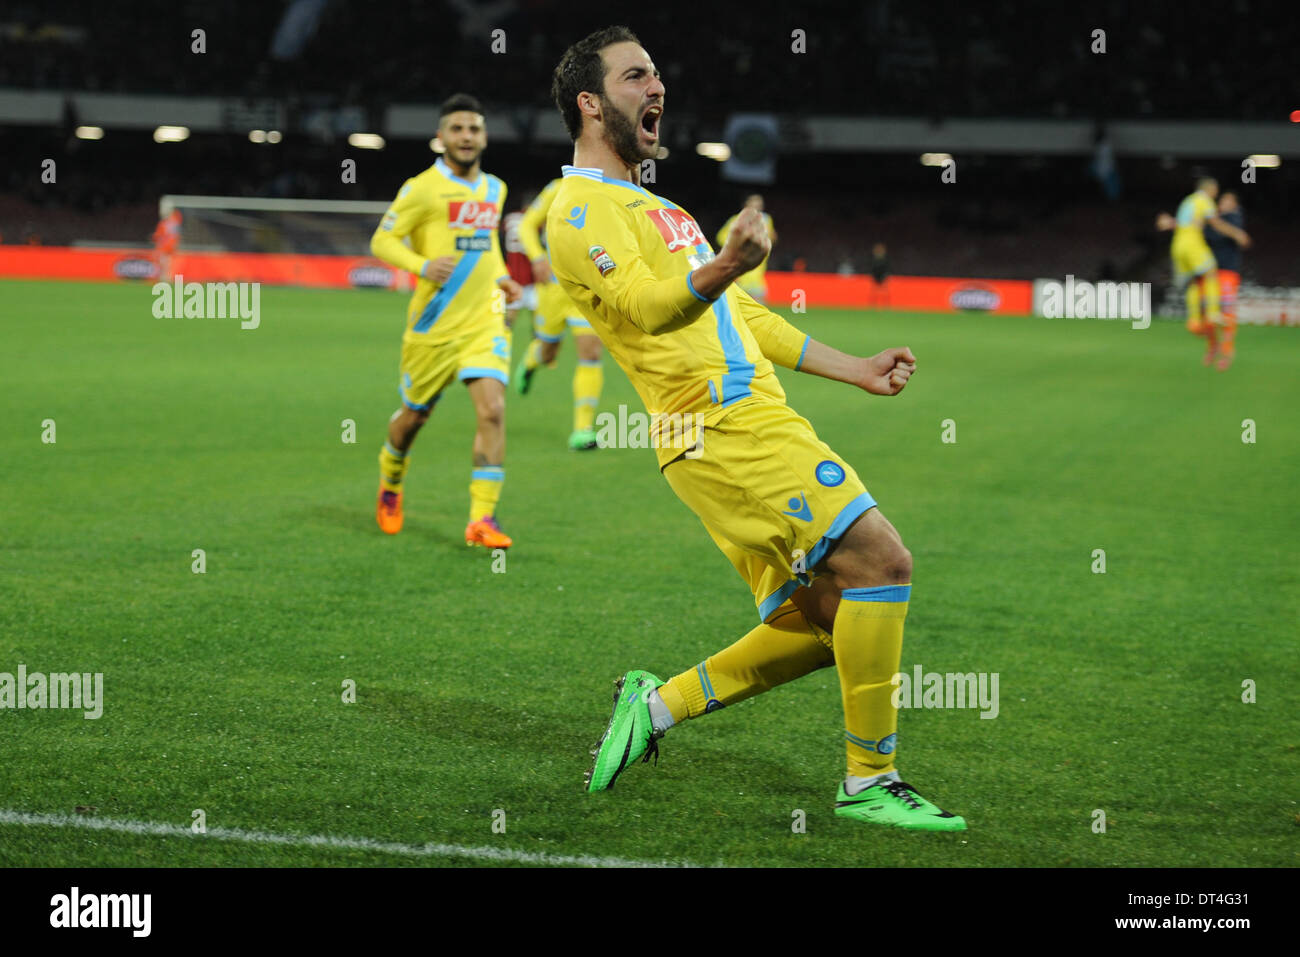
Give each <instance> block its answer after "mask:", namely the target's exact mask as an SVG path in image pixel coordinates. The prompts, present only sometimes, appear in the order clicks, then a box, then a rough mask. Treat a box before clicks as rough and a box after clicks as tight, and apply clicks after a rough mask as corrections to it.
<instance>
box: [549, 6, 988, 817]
mask: <svg viewBox="0 0 1300 957" xmlns="http://www.w3.org/2000/svg"><path fill="white" fill-rule="evenodd" d="M552 92H553V95H554V98H555V102H556V105H557V107H558V108H559V110H560V112H561V114H562V115H563V117H564V123H565V127H566V128H567V129H568V131H569V135H570V137H571V138H572V139H573V140H574V162H573V165H572V166H565V167H564V168H563V174H564V175H563V179H562V183H561V185H560V187H559V190H558V192H557V194H556V196H555V199H554V201H553V203H552V205H551V212H550V215H549V216H548V217H547V223H546V234H547V239H548V241H549V248H550V259H551V266H552V268H553V269H554V271H555V277H556V279H558V280H559V282H560V285H561V286H562V287H563V288H564V290H565V292H566V293H568V295H569V297H570V298H571V299H573V301H574V302H575V303H576V304H577V305H578V307H579V308H580V309H581V310H582V313H583V315H584V316H586V317H587V319H588V320H589V321H590V322H591V324H592V326H593V328H595V329H596V332H597V333H598V334H599V335H600V337H601V339H602V340H603V341H604V343H605V345H606V347H607V348H608V349H609V351H610V354H611V355H612V356H613V357H614V358H615V359H616V360H617V361H618V364H619V365H620V366H622V368H623V370H624V372H626V373H627V375H628V378H629V379H630V380H631V381H632V384H633V386H634V387H635V388H636V390H637V392H638V393H639V394H640V396H641V399H642V401H643V402H644V403H645V405H646V409H647V410H648V411H650V412H651V413H652V418H653V420H654V422H655V423H656V424H655V426H654V427H652V432H655V433H657V441H656V442H655V443H654V444H655V447H656V455H657V457H658V460H659V467H660V469H661V471H662V473H663V476H664V478H665V479H666V480H667V482H668V484H669V486H671V487H672V489H673V491H674V492H675V493H676V494H677V496H678V497H679V498H680V499H681V500H682V501H683V502H684V503H685V504H686V505H687V506H688V507H689V508H690V509H691V510H692V511H693V512H695V514H696V515H697V516H698V517H699V519H700V520H701V522H703V524H704V526H705V529H706V530H707V531H708V532H709V534H710V535H711V536H712V538H713V540H714V541H715V543H717V545H718V546H719V548H721V549H722V551H723V553H724V554H725V555H726V556H727V557H728V558H729V559H730V560H731V562H732V563H733V564H734V565H735V567H736V570H737V571H738V572H739V573H740V574H741V576H742V577H743V578H744V579H745V580H746V581H747V583H748V584H749V586H750V588H751V590H752V592H753V596H754V604H755V606H756V610H757V611H758V617H759V624H758V626H757V627H756V628H754V629H753V630H751V631H750V632H749V633H748V634H746V635H745V636H744V637H742V638H740V639H739V640H738V641H736V642H735V643H734V644H732V645H731V646H730V647H728V648H725V649H723V650H721V651H719V652H718V653H716V654H714V655H712V656H710V657H708V658H706V659H705V660H704V661H702V662H701V663H700V664H699V665H696V666H694V667H691V668H688V669H686V670H685V671H683V672H681V673H680V674H678V675H676V676H675V677H673V678H672V679H671V680H669V681H666V682H665V681H661V680H660V679H659V678H657V677H655V676H654V675H653V674H651V673H649V672H648V671H643V670H633V671H629V672H627V673H626V674H624V675H623V677H621V678H620V679H618V681H617V682H616V684H615V697H614V712H613V714H612V716H611V718H610V721H609V725H608V727H607V728H606V731H605V734H604V736H603V737H602V738H601V740H600V742H599V744H598V745H597V747H596V750H595V751H594V752H593V754H594V756H595V762H594V764H593V766H592V769H591V771H590V772H589V773H588V780H587V789H588V790H589V791H601V790H605V789H607V788H609V787H611V786H613V784H614V783H615V781H616V779H617V778H618V776H619V775H620V774H621V773H622V771H623V770H624V769H625V768H627V767H628V765H630V764H632V763H633V762H635V761H637V760H638V759H644V758H647V757H649V756H650V755H651V754H655V755H657V754H658V743H657V742H658V739H659V738H660V737H662V736H663V734H664V733H665V732H666V731H667V730H669V729H670V728H671V727H673V726H674V725H675V724H678V723H680V722H683V721H685V720H687V719H689V718H699V717H702V716H703V715H705V714H706V713H708V712H711V711H714V710H716V709H717V708H720V707H723V706H725V705H728V704H732V703H734V702H737V701H743V700H745V699H746V698H750V697H752V696H754V695H756V694H759V693H760V692H763V691H767V690H768V689H770V688H774V687H776V686H777V685H780V684H784V683H785V682H788V681H791V680H793V679H795V678H798V677H800V676H802V675H806V674H809V673H810V672H813V671H816V670H817V669H819V668H825V667H829V666H831V665H832V664H833V665H834V666H835V667H836V669H837V671H838V674H839V681H840V690H841V696H842V703H843V708H844V725H845V733H844V738H845V747H846V752H847V753H846V757H847V764H848V773H847V776H846V777H845V778H844V779H843V781H842V782H841V783H840V786H839V791H838V795H837V799H836V805H835V813H836V814H837V815H839V816H843V817H847V818H851V819H854V820H858V821H865V822H871V823H876V824H882V825H889V826H895V827H905V828H918V829H927V830H962V829H964V828H965V827H966V822H965V821H964V820H963V819H962V818H960V817H957V816H955V815H953V814H949V813H947V812H944V811H941V810H940V809H939V808H937V807H935V806H934V805H933V804H931V803H930V802H929V801H927V800H925V799H924V798H922V797H921V796H920V795H919V794H917V792H916V790H915V788H913V787H912V786H911V785H909V784H907V783H905V782H903V781H902V780H901V779H900V777H899V774H898V772H897V770H895V768H894V758H895V755H896V751H897V747H898V735H897V733H896V727H897V722H898V710H897V708H896V707H895V706H894V702H893V698H892V691H893V687H894V686H893V685H892V684H891V678H892V677H893V676H894V675H895V674H896V673H897V672H898V666H899V660H900V655H901V653H902V640H903V621H904V618H905V617H906V615H907V607H908V599H909V595H910V592H911V585H910V582H911V577H912V558H911V554H910V553H909V552H908V550H907V549H906V548H905V547H904V546H903V542H902V539H901V538H900V537H899V535H898V532H897V531H896V530H895V529H894V526H893V525H891V524H890V523H889V522H888V520H886V519H885V517H884V516H883V515H882V514H881V513H880V509H879V508H877V507H876V502H875V500H874V499H873V498H872V497H871V495H870V494H869V493H868V492H867V490H866V487H865V486H864V485H863V484H862V481H861V480H860V479H859V478H858V476H857V473H855V472H854V471H853V468H852V467H851V466H850V465H849V464H848V463H847V462H845V461H844V460H843V459H842V458H840V457H839V456H838V455H836V454H835V452H834V451H832V450H831V449H830V447H829V446H827V445H826V444H825V443H823V442H822V441H821V440H820V439H819V438H818V437H817V435H816V433H814V432H813V429H812V426H811V425H810V424H809V423H808V422H807V421H806V420H804V419H802V418H800V417H799V416H798V415H797V414H796V413H795V412H794V411H793V410H792V409H791V408H790V407H789V406H788V405H786V402H785V392H784V391H783V390H782V388H781V384H780V382H779V381H778V380H777V377H776V374H775V372H774V371H773V364H774V363H775V364H777V365H781V366H783V367H785V368H787V369H792V370H796V371H799V370H802V371H804V372H807V373H811V374H813V375H819V376H822V377H825V378H828V379H833V380H836V381H840V382H845V383H848V384H849V385H853V386H856V387H858V388H860V389H863V390H865V391H867V392H870V393H874V394H877V395H896V394H898V393H899V392H901V391H902V389H903V388H904V386H906V385H907V381H908V379H909V377H910V376H911V375H912V373H913V372H914V371H915V369H916V360H915V357H914V356H913V355H912V353H911V351H910V350H908V349H886V350H885V351H884V352H881V353H879V354H878V355H875V356H871V357H858V356H851V355H847V354H845V353H843V352H839V351H838V350H835V349H832V348H831V347H829V346H826V345H822V344H821V343H819V342H816V341H814V340H813V339H812V338H811V337H809V336H807V335H804V334H803V333H801V332H800V331H799V330H798V329H796V328H794V326H792V325H790V324H789V323H788V322H786V321H785V319H783V318H782V317H781V316H779V315H777V314H776V313H774V312H772V311H770V310H769V309H767V308H765V307H764V306H762V305H760V304H759V303H758V302H757V301H755V300H754V299H753V298H752V297H751V296H749V295H748V294H747V293H745V292H744V291H743V290H741V289H739V288H738V287H737V284H736V281H737V280H738V279H739V278H740V277H741V276H744V275H747V274H750V273H751V272H752V271H753V270H754V268H755V267H757V266H758V265H760V264H761V263H762V262H763V260H764V259H766V258H767V255H768V253H769V252H770V250H771V237H770V235H769V233H768V228H767V222H766V221H765V220H764V219H763V216H762V214H761V213H759V211H758V210H757V209H754V208H748V209H745V210H743V211H742V212H741V213H740V214H739V215H738V216H737V218H736V221H735V223H734V224H733V225H732V227H731V229H730V230H729V232H728V236H727V242H726V244H725V245H724V246H723V247H722V250H721V251H720V252H719V253H718V254H717V255H716V257H715V255H714V252H713V249H712V248H711V247H710V246H709V243H708V240H707V239H706V238H705V237H704V234H703V232H702V231H701V230H700V228H699V225H698V223H696V221H695V220H694V219H693V218H692V217H691V216H690V214H688V213H687V212H686V211H685V210H683V209H681V208H679V207H678V206H676V205H675V204H673V203H671V202H669V201H668V200H666V199H663V198H661V197H659V196H656V195H655V194H653V193H651V192H649V191H648V190H646V189H643V188H642V187H641V186H640V183H639V170H640V168H641V163H642V161H643V160H645V159H649V158H652V157H655V156H657V155H658V151H659V122H660V117H661V116H662V114H663V109H664V93H665V90H664V85H663V83H662V82H661V81H660V79H659V72H658V71H657V70H656V69H655V66H654V63H653V62H652V61H651V59H650V55H649V54H648V53H647V52H646V51H645V50H644V49H642V47H641V45H640V43H639V42H638V41H637V39H636V37H635V36H634V35H633V34H632V33H631V31H629V30H628V29H627V28H626V27H607V28H605V29H603V30H599V31H597V32H596V33H593V34H592V35H591V36H588V37H587V38H586V39H584V40H581V41H579V42H578V43H576V44H574V45H573V46H572V47H570V48H569V49H568V50H567V51H566V52H565V54H564V56H563V58H562V59H561V60H560V63H559V65H558V66H557V67H556V69H555V74H554V78H553V83H552ZM670 427H671V428H675V429H680V428H685V429H686V430H687V431H688V432H689V434H688V435H687V436H686V437H685V438H684V439H683V440H681V441H673V442H665V441H664V437H663V432H664V431H665V430H666V429H667V428H670ZM682 449H684V451H682Z"/></svg>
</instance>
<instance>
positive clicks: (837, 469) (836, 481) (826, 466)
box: [816, 459, 844, 488]
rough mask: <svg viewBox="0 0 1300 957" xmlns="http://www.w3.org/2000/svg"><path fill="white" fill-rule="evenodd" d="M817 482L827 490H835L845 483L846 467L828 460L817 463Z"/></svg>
mask: <svg viewBox="0 0 1300 957" xmlns="http://www.w3.org/2000/svg"><path fill="white" fill-rule="evenodd" d="M816 475H817V481H819V482H821V483H822V484H823V485H825V486H826V487H827V488H834V487H835V486H837V485H841V484H843V482H844V467H843V466H841V465H840V464H839V463H838V462H832V461H831V460H830V459H826V460H824V461H822V462H818V463H817V470H816Z"/></svg>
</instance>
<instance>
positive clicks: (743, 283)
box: [718, 193, 776, 302]
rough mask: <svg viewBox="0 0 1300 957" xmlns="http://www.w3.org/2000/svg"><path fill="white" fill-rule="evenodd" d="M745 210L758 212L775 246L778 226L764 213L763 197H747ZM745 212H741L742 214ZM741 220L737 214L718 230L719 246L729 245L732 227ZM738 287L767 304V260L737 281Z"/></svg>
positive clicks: (755, 194)
mask: <svg viewBox="0 0 1300 957" xmlns="http://www.w3.org/2000/svg"><path fill="white" fill-rule="evenodd" d="M744 209H753V210H756V211H757V212H758V213H759V214H760V215H761V216H762V217H763V225H764V226H765V227H766V228H767V236H768V239H769V240H770V241H771V243H772V245H773V246H775V245H776V226H774V225H773V223H772V216H771V214H769V213H765V212H763V197H762V196H760V195H759V194H758V193H752V194H751V195H749V196H747V197H745V207H744ZM743 211H744V210H741V212H743ZM739 218H740V213H737V214H736V215H734V216H732V217H731V218H730V219H728V220H727V221H726V222H725V223H723V224H722V228H721V229H719V230H718V246H720V247H721V246H725V245H727V237H728V236H730V235H731V230H732V227H734V226H735V225H736V220H737V219H739ZM736 285H737V286H739V287H740V288H741V289H743V290H745V292H747V293H749V294H750V295H751V296H753V297H754V298H755V299H757V300H758V301H759V302H767V259H766V258H765V259H764V260H763V261H762V262H761V263H759V264H758V265H757V266H755V267H754V268H753V269H751V270H750V271H749V272H747V273H745V275H743V276H741V277H740V278H739V279H737V280H736Z"/></svg>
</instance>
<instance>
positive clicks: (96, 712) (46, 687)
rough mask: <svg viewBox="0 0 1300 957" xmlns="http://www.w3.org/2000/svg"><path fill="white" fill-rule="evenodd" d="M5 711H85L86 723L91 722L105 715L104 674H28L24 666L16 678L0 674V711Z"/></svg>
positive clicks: (7, 674) (2, 672) (59, 672)
mask: <svg viewBox="0 0 1300 957" xmlns="http://www.w3.org/2000/svg"><path fill="white" fill-rule="evenodd" d="M4 708H13V709H15V710H19V711H21V710H24V709H28V708H30V709H32V710H40V709H44V708H66V709H70V710H73V711H85V715H84V717H85V718H86V720H88V721H93V720H95V719H96V718H98V717H99V716H100V715H102V714H103V713H104V674H103V672H99V671H97V672H95V673H94V674H90V673H89V672H86V673H84V674H83V673H80V672H76V671H73V672H67V673H65V672H61V671H55V672H51V673H50V674H48V675H46V674H44V673H42V672H39V671H33V672H31V673H28V671H27V666H26V665H19V666H18V673H17V674H16V675H14V674H10V673H9V672H7V671H0V709H4Z"/></svg>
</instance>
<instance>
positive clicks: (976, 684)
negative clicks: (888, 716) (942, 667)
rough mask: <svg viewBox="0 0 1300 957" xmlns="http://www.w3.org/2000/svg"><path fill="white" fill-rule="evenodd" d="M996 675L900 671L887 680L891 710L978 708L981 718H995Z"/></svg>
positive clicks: (916, 669) (914, 669)
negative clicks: (892, 702) (890, 691)
mask: <svg viewBox="0 0 1300 957" xmlns="http://www.w3.org/2000/svg"><path fill="white" fill-rule="evenodd" d="M998 678H999V673H998V672H996V671H995V672H993V673H992V674H989V673H988V672H986V671H981V672H979V673H978V674H976V673H975V672H973V671H971V672H967V673H965V674H962V673H954V672H938V671H925V670H923V669H922V668H921V666H920V665H917V666H916V667H914V668H913V669H912V674H910V675H909V674H907V673H906V672H903V671H900V672H898V673H897V674H895V675H894V677H892V678H890V679H889V683H890V684H892V685H894V694H893V701H894V707H895V708H979V709H980V717H981V718H996V717H997V716H998V710H999V708H998Z"/></svg>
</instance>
